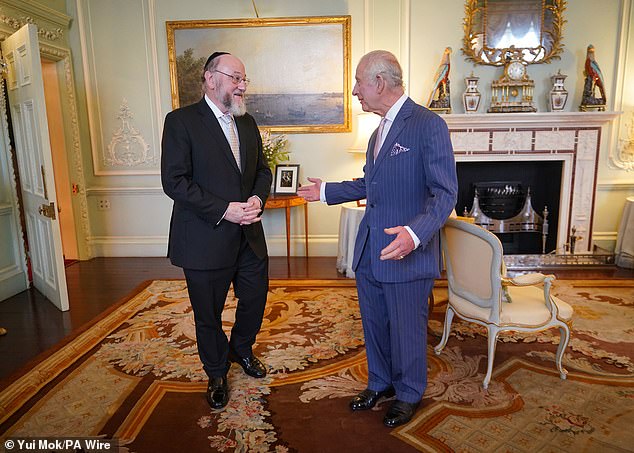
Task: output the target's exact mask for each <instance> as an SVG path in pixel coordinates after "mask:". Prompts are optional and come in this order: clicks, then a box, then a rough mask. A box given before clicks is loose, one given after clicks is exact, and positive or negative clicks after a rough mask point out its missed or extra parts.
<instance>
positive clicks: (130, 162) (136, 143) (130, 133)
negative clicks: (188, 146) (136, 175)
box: [103, 99, 156, 168]
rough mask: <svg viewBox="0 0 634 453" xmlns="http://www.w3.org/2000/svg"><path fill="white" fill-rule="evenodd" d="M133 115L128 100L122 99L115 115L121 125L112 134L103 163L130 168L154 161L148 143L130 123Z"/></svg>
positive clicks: (154, 158) (154, 157)
mask: <svg viewBox="0 0 634 453" xmlns="http://www.w3.org/2000/svg"><path fill="white" fill-rule="evenodd" d="M133 117H134V116H133V114H132V112H131V111H130V107H129V106H128V101H127V100H125V99H123V102H122V103H121V107H119V114H118V115H117V118H119V119H120V120H121V126H120V127H119V129H117V130H116V131H115V132H114V134H113V135H112V139H111V140H110V144H109V145H108V148H107V149H106V153H105V155H104V159H103V162H104V165H106V166H109V167H124V168H132V167H138V166H140V165H147V164H154V163H155V162H156V156H155V155H154V153H152V152H151V151H150V145H148V144H147V142H146V141H145V139H144V138H143V136H142V135H141V133H139V131H138V130H137V129H136V128H135V127H134V126H132V125H131V124H130V122H131V120H132V118H133Z"/></svg>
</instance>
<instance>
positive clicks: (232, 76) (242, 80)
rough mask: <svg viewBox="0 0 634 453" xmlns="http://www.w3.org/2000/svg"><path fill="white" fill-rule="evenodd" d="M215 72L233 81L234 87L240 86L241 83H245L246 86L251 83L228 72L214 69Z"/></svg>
mask: <svg viewBox="0 0 634 453" xmlns="http://www.w3.org/2000/svg"><path fill="white" fill-rule="evenodd" d="M214 72H219V73H220V74H224V75H226V76H227V77H230V78H231V80H232V81H233V84H234V85H240V82H244V84H245V85H248V84H249V82H251V81H250V80H249V79H247V78H246V77H240V76H237V75H233V74H227V73H226V72H222V71H218V70H217V69H214Z"/></svg>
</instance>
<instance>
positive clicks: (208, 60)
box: [204, 52, 229, 68]
mask: <svg viewBox="0 0 634 453" xmlns="http://www.w3.org/2000/svg"><path fill="white" fill-rule="evenodd" d="M220 55H229V52H214V53H212V54H211V55H209V58H207V62H206V63H205V66H204V67H205V68H207V66H209V63H211V61H212V60H213V59H214V58H218V57H219V56H220Z"/></svg>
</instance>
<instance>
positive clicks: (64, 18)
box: [0, 0, 72, 30]
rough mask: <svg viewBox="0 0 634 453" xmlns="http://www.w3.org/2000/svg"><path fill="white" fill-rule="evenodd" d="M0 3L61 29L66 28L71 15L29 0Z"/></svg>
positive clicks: (7, 0)
mask: <svg viewBox="0 0 634 453" xmlns="http://www.w3.org/2000/svg"><path fill="white" fill-rule="evenodd" d="M2 4H3V5H6V6H8V7H10V8H11V9H15V10H17V11H20V12H21V13H22V14H24V15H25V16H27V17H33V18H34V19H36V20H38V19H41V20H43V21H46V22H50V23H51V24H53V25H57V26H58V27H60V28H61V29H63V30H66V29H68V27H69V26H70V21H71V20H72V17H71V16H68V15H66V14H64V13H61V12H59V11H57V10H55V9H53V8H49V7H48V6H45V5H42V4H41V3H39V2H35V1H31V0H2ZM0 9H1V8H0Z"/></svg>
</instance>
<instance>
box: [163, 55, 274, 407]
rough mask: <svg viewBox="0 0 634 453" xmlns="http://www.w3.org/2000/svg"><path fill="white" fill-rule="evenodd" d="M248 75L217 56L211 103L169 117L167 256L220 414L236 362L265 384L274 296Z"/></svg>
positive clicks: (211, 69) (208, 94) (266, 188)
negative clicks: (264, 331)
mask: <svg viewBox="0 0 634 453" xmlns="http://www.w3.org/2000/svg"><path fill="white" fill-rule="evenodd" d="M245 74H246V73H245V68H244V64H243V63H242V62H241V61H240V60H239V59H238V58H236V57H234V56H233V55H231V54H228V53H226V52H215V53H213V54H212V55H211V56H210V57H209V59H208V60H207V63H206V64H205V67H204V70H203V76H202V83H203V91H204V96H203V98H202V99H201V100H200V101H199V102H198V103H196V104H192V105H189V106H187V107H183V108H179V109H177V110H174V111H172V112H170V113H169V114H168V115H167V116H166V118H165V126H164V129H163V141H162V157H161V180H162V183H163V190H164V191H165V193H166V194H167V195H168V196H169V197H170V198H172V199H173V200H174V208H173V211H172V219H171V223H170V235H169V246H168V256H169V258H170V260H171V262H172V264H174V265H175V266H179V267H182V268H183V271H184V273H185V278H186V280H187V289H188V292H189V299H190V302H191V304H192V308H193V311H194V319H195V323H196V339H197V342H198V354H199V356H200V360H201V362H202V364H203V368H204V370H205V372H206V373H207V375H208V376H209V384H208V387H207V401H208V402H209V405H210V406H211V407H212V408H214V409H220V408H222V407H224V406H225V405H226V404H227V402H228V401H229V387H228V384H227V372H228V370H229V367H230V362H236V363H238V364H240V365H241V366H242V368H243V369H244V371H245V372H246V373H247V374H248V375H250V376H253V377H256V378H261V377H264V376H265V375H266V369H265V367H264V365H263V364H262V362H260V361H259V360H258V359H257V358H256V357H255V356H254V355H253V352H252V350H251V348H252V346H253V344H254V342H255V337H256V335H257V333H258V331H259V330H260V326H261V324H262V316H263V314H264V306H265V304H266V295H267V292H268V254H267V249H266V242H265V239H264V231H263V229H262V224H261V223H260V215H261V214H262V209H263V208H264V203H266V198H267V197H268V195H269V192H270V188H271V181H272V176H271V171H270V170H269V167H268V165H267V162H266V159H265V157H264V154H263V153H262V139H261V137H260V132H259V130H258V127H257V125H256V123H255V120H254V119H253V117H252V116H251V115H249V114H248V113H246V107H245V104H244V92H245V91H246V88H247V84H248V83H249V80H248V79H247V78H246V75H245ZM231 283H233V288H234V292H235V295H236V297H237V298H238V306H237V309H236V316H235V323H234V325H233V328H232V330H231V337H230V340H228V339H227V336H226V335H225V333H224V332H223V330H222V319H221V316H222V310H223V308H224V304H225V299H226V297H227V292H228V290H229V285H230V284H231Z"/></svg>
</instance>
